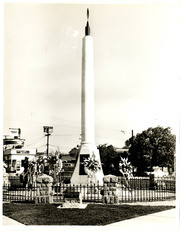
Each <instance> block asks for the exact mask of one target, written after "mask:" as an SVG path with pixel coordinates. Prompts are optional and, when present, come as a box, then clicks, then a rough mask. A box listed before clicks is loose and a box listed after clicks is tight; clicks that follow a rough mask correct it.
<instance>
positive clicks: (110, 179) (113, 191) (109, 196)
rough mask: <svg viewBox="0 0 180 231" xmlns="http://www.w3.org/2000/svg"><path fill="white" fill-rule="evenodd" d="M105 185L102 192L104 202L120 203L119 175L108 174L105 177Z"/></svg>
mask: <svg viewBox="0 0 180 231" xmlns="http://www.w3.org/2000/svg"><path fill="white" fill-rule="evenodd" d="M103 182H104V187H103V192H102V200H103V203H104V204H118V192H117V185H118V177H116V176H114V175H108V176H105V177H104V178H103Z"/></svg>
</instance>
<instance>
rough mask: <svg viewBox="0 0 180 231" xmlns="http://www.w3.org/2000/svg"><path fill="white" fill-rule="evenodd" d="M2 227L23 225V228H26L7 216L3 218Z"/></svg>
mask: <svg viewBox="0 0 180 231" xmlns="http://www.w3.org/2000/svg"><path fill="white" fill-rule="evenodd" d="M2 225H13V226H14V225H21V226H24V225H23V224H21V223H20V222H18V221H15V220H13V219H11V218H9V217H6V216H3V217H2Z"/></svg>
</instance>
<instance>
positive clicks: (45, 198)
mask: <svg viewBox="0 0 180 231" xmlns="http://www.w3.org/2000/svg"><path fill="white" fill-rule="evenodd" d="M52 183H53V178H52V177H51V176H48V175H46V174H43V175H41V176H38V177H37V180H36V196H35V203H36V204H38V203H52V202H53V197H52V195H53V193H52Z"/></svg>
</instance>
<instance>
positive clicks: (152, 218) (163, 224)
mask: <svg viewBox="0 0 180 231" xmlns="http://www.w3.org/2000/svg"><path fill="white" fill-rule="evenodd" d="M106 227H109V228H118V229H119V228H120V229H121V230H129V229H130V228H131V229H132V228H133V231H134V230H138V231H141V230H142V231H150V230H151V231H156V230H158V231H176V230H177V231H179V230H180V227H178V225H177V220H176V209H170V210H165V211H163V212H158V213H153V214H149V215H145V216H140V217H137V218H133V219H129V220H125V221H121V222H116V223H113V224H109V225H106ZM123 228H124V229H123Z"/></svg>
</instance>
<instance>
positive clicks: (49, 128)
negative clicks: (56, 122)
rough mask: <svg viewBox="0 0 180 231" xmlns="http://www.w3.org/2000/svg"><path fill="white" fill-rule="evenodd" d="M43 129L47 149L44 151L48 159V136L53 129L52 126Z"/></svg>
mask: <svg viewBox="0 0 180 231" xmlns="http://www.w3.org/2000/svg"><path fill="white" fill-rule="evenodd" d="M43 128H44V133H45V136H47V144H46V146H47V149H46V155H47V157H48V155H49V136H50V135H51V133H52V132H53V127H52V126H43Z"/></svg>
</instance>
